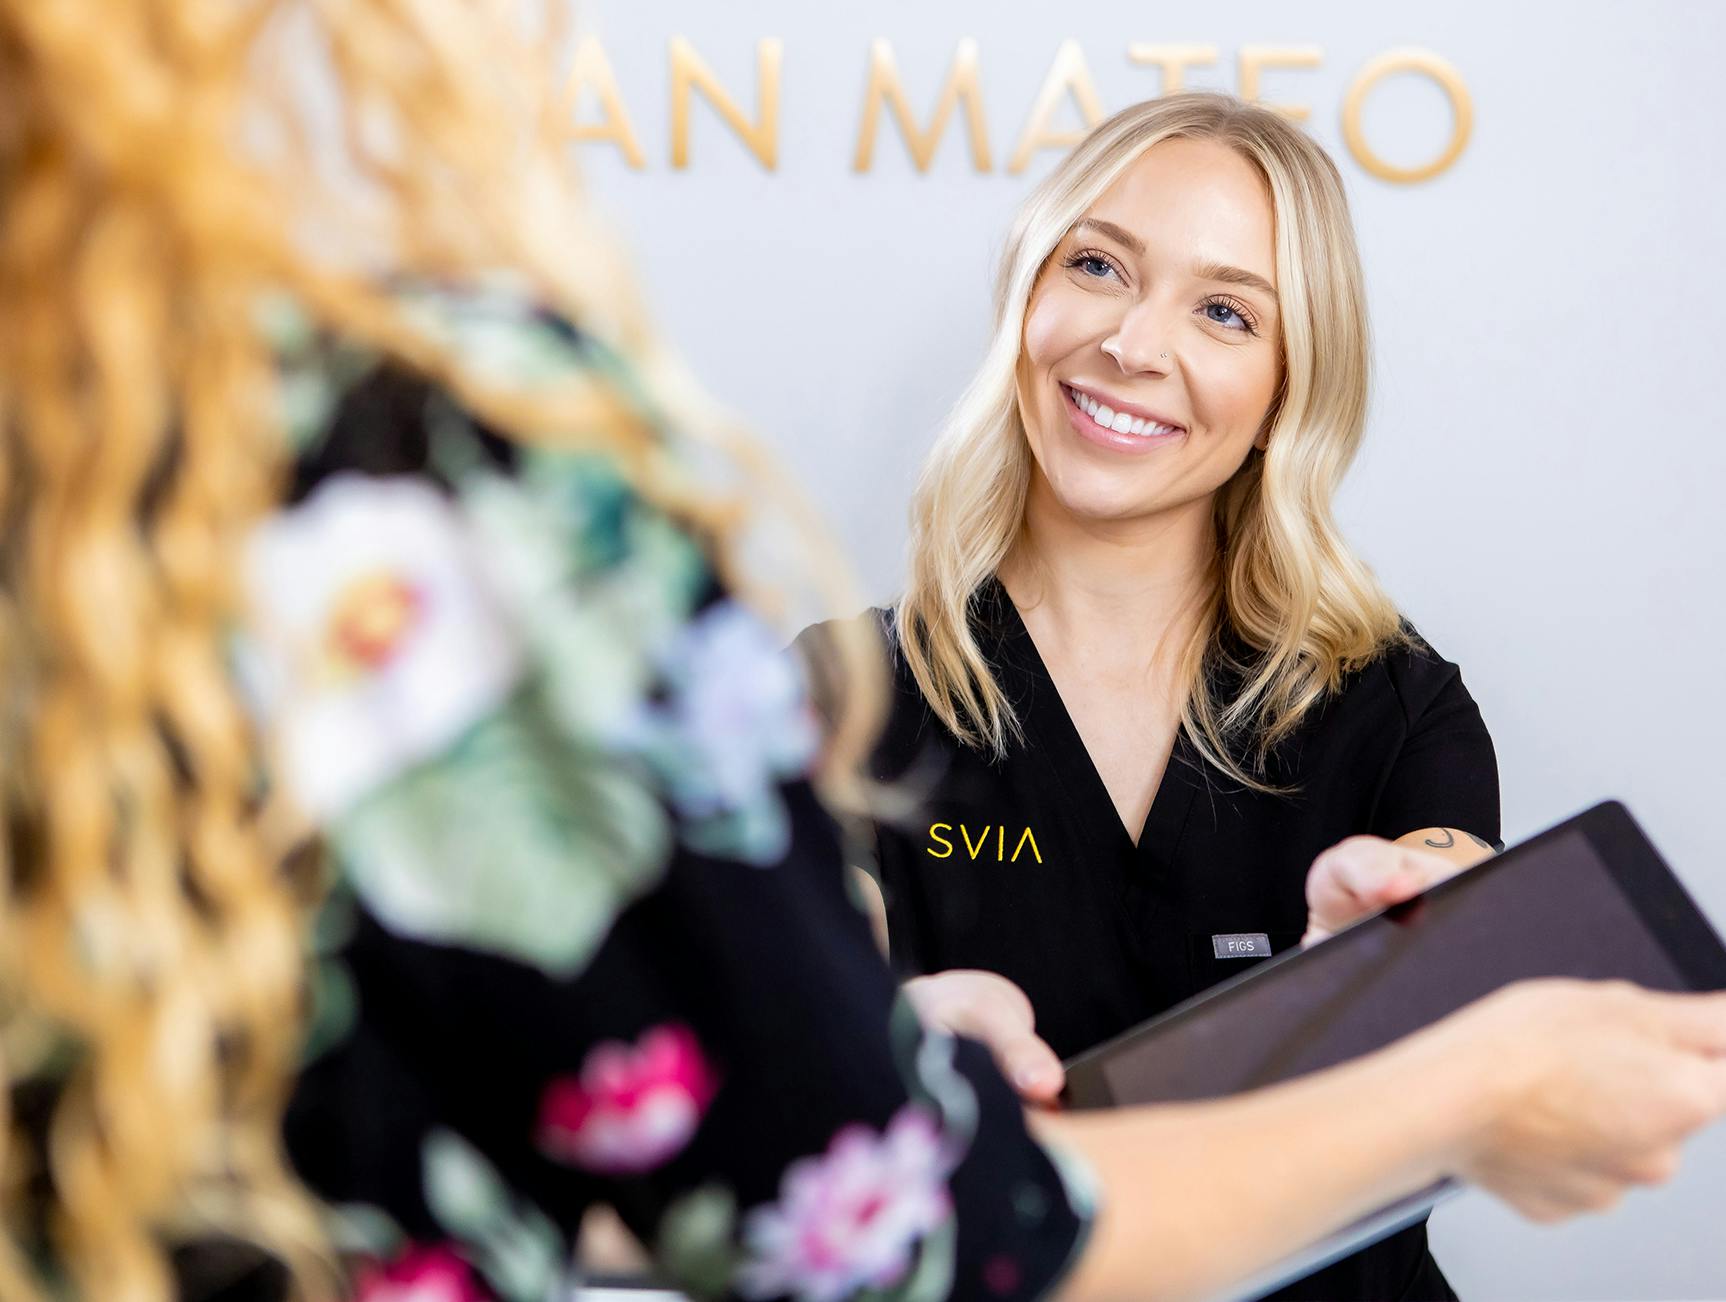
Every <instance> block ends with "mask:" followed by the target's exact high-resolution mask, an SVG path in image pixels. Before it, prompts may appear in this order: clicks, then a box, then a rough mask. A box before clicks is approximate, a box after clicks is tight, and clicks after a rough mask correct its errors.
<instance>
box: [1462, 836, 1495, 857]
mask: <svg viewBox="0 0 1726 1302" xmlns="http://www.w3.org/2000/svg"><path fill="white" fill-rule="evenodd" d="M1463 835H1464V836H1466V837H1467V838H1468V839H1469V840H1470V841H1473V842H1474V843H1475V844H1476V845H1478V846H1479V847H1480V848H1481V849H1482V850H1491V851H1493V852H1494V853H1497V851H1498V847H1497V846H1495V845H1493V843H1492V842H1491V841H1482V840H1481V839H1480V838H1479V837H1478V836H1476V835H1475V834H1474V833H1473V832H1464V833H1463Z"/></svg>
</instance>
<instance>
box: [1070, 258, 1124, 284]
mask: <svg viewBox="0 0 1726 1302" xmlns="http://www.w3.org/2000/svg"><path fill="white" fill-rule="evenodd" d="M1067 266H1069V267H1071V268H1074V269H1076V270H1078V271H1079V272H1080V273H1081V274H1083V275H1085V276H1089V277H1090V278H1091V279H1093V280H1101V279H1103V277H1105V276H1111V275H1113V274H1114V272H1115V264H1114V263H1112V262H1110V261H1109V260H1108V259H1107V258H1105V257H1103V256H1102V254H1100V253H1075V254H1074V255H1073V256H1072V257H1070V258H1068V259H1067Z"/></svg>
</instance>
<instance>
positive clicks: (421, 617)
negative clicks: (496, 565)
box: [245, 474, 522, 821]
mask: <svg viewBox="0 0 1726 1302" xmlns="http://www.w3.org/2000/svg"><path fill="white" fill-rule="evenodd" d="M245 562H246V563H245V572H246V579H247V585H248V589H249V595H250V598H251V603H252V609H253V610H254V612H255V615H254V626H253V628H252V630H251V636H252V645H251V646H249V647H247V648H246V655H247V659H248V661H249V662H250V664H251V665H252V667H253V668H254V670H255V671H256V673H257V677H258V684H259V688H260V691H261V695H262V697H263V704H264V708H265V712H266V715H267V717H268V719H269V721H270V723H271V724H272V725H273V726H274V728H275V730H276V736H277V740H278V744H279V754H280V758H281V763H282V765H283V768H284V774H283V776H284V777H285V778H286V780H287V782H288V783H289V785H290V788H291V790H292V791H293V793H294V795H295V797H296V799H297V800H298V801H299V802H300V804H301V806H302V807H303V808H304V809H305V810H306V811H307V812H308V813H309V814H311V815H312V816H313V817H315V818H317V819H319V820H320V821H328V820H329V819H331V818H333V817H334V816H335V815H337V814H339V813H341V812H342V811H343V810H345V809H347V808H348V807H350V806H351V805H353V804H354V802H355V801H357V800H358V799H359V798H360V797H362V796H364V795H365V794H366V793H367V792H369V791H371V790H372V789H374V788H375V787H377V786H379V785H380V784H382V783H384V782H386V781H388V780H389V779H391V778H393V777H395V776H397V775H398V774H400V773H402V772H403V771H405V770H406V769H408V768H410V767H411V766H413V765H414V764H415V763H417V762H419V761H421V760H424V759H427V758H429V757H431V756H433V755H435V754H436V753H437V752H438V751H440V750H442V749H443V748H444V747H445V746H447V745H449V744H450V743H451V742H452V741H454V740H455V739H456V738H457V737H459V736H460V735H461V734H462V733H463V732H464V731H465V730H466V729H468V728H469V727H470V726H472V725H473V724H474V723H476V722H477V721H478V720H480V719H481V718H483V717H485V716H486V715H487V714H488V713H490V712H491V711H493V710H494V709H496V708H497V706H498V705H499V704H501V703H502V702H503V701H504V699H505V698H506V697H507V696H508V695H509V693H510V691H511V689H512V688H513V687H514V686H515V684H516V682H517V681H518V680H519V678H520V676H521V673H522V655H521V651H520V647H519V644H518V642H517V640H516V638H515V636H514V633H513V630H512V629H511V628H510V627H509V626H508V624H507V622H506V621H505V620H504V618H503V617H502V616H501V615H500V614H499V612H498V610H497V607H496V605H495V603H494V602H493V601H492V600H491V598H490V595H489V593H488V592H487V590H486V586H485V583H484V581H483V579H482V577H481V576H482V575H483V573H484V571H483V569H482V568H481V566H480V565H479V563H478V560H477V558H476V556H475V552H474V547H473V542H472V538H471V535H470V533H469V530H468V528H467V526H466V524H465V522H464V520H463V518H462V516H461V514H460V512H459V511H458V510H457V509H456V507H455V506H454V504H452V503H451V502H450V501H449V499H448V498H446V497H445V496H444V495H443V494H442V493H440V492H439V491H438V490H437V489H436V488H435V487H433V486H432V485H431V484H429V483H426V482H424V481H422V480H419V479H415V478H410V477H407V476H401V477H394V478H376V477H370V476H362V475H356V474H342V475H336V476H334V477H332V478H331V479H329V480H327V481H326V482H325V483H324V484H322V485H321V486H320V487H319V488H318V489H317V490H316V492H314V493H313V494H312V496H311V497H310V498H308V499H307V500H306V501H305V502H304V503H302V504H301V505H299V506H297V507H294V508H292V509H289V510H286V511H284V512H281V513H280V514H278V515H276V516H274V517H272V518H270V519H268V520H266V521H265V522H264V523H263V524H261V525H260V526H259V527H258V528H257V530H256V531H255V532H254V534H253V535H252V537H251V539H250V540H249V542H248V545H247V552H246V558H245Z"/></svg>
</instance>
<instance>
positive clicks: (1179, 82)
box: [1127, 45, 1217, 95]
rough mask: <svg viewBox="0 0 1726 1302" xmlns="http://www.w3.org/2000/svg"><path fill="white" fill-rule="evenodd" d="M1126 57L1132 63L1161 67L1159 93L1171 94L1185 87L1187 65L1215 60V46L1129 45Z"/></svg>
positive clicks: (1191, 65)
mask: <svg viewBox="0 0 1726 1302" xmlns="http://www.w3.org/2000/svg"><path fill="white" fill-rule="evenodd" d="M1127 57H1128V58H1129V59H1131V60H1132V61H1133V62H1134V63H1142V64H1144V65H1146V66H1147V67H1154V68H1161V69H1162V70H1163V84H1162V87H1161V93H1162V94H1164V95H1173V94H1174V93H1175V92H1176V91H1177V90H1182V89H1185V87H1186V84H1187V69H1188V68H1189V67H1194V66H1196V65H1198V64H1203V63H1215V62H1216V61H1217V47H1216V46H1214V45H1129V46H1128V47H1127Z"/></svg>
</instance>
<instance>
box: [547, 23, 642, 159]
mask: <svg viewBox="0 0 1726 1302" xmlns="http://www.w3.org/2000/svg"><path fill="white" fill-rule="evenodd" d="M584 87H587V88H591V89H592V91H593V93H594V94H595V95H597V96H598V97H599V107H600V108H601V109H602V110H604V112H605V118H604V120H603V121H600V122H577V121H575V110H576V107H577V105H578V104H579V102H580V98H581V92H582V89H583V88H584ZM564 99H565V102H566V104H567V106H568V111H569V137H570V139H571V140H574V141H576V142H578V143H581V142H588V141H599V142H601V143H604V144H611V145H616V146H617V147H618V149H620V150H621V151H622V152H623V157H624V161H625V162H627V163H628V164H629V165H630V166H631V167H633V168H635V169H637V170H638V171H639V170H640V169H641V168H644V167H646V166H647V159H646V158H645V157H643V155H642V152H641V145H640V143H639V142H638V141H637V140H636V138H635V128H634V127H633V126H632V125H630V121H629V113H628V111H627V110H626V109H625V108H624V107H623V96H622V95H621V94H619V93H618V89H617V78H616V77H614V76H612V73H611V61H610V60H609V59H607V58H606V57H605V47H604V46H603V45H601V44H600V43H599V38H598V37H596V36H584V37H582V39H581V44H580V45H577V46H576V47H575V62H574V64H573V66H572V67H571V68H570V72H569V83H568V86H567V87H566V89H565V92H564Z"/></svg>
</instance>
